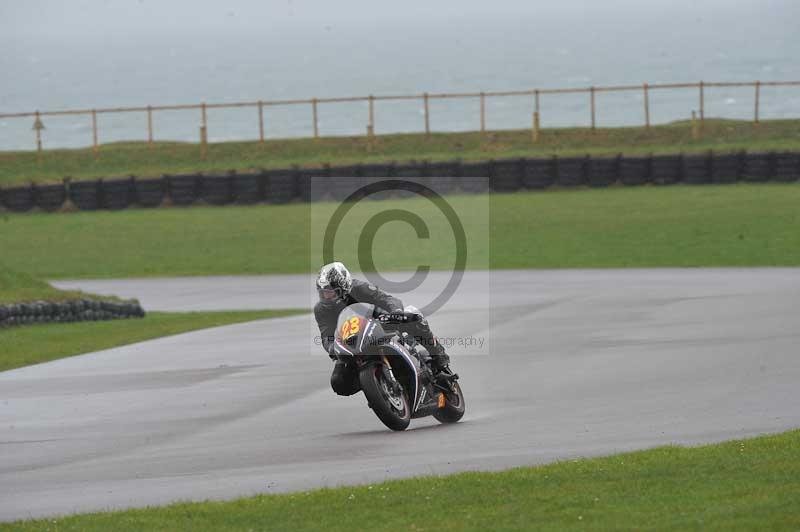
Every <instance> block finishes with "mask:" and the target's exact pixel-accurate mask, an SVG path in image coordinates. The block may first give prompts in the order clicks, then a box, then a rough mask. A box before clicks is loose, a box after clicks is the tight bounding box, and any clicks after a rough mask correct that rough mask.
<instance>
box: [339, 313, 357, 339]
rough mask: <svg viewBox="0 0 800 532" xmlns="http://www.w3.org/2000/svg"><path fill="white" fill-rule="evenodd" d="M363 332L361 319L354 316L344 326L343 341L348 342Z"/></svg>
mask: <svg viewBox="0 0 800 532" xmlns="http://www.w3.org/2000/svg"><path fill="white" fill-rule="evenodd" d="M360 330H361V319H360V318H358V317H357V316H353V317H352V318H350V319H349V320H347V321H346V322H344V323H343V324H342V340H347V339H348V338H350V337H351V336H353V335H354V334H356V333H358V331H360Z"/></svg>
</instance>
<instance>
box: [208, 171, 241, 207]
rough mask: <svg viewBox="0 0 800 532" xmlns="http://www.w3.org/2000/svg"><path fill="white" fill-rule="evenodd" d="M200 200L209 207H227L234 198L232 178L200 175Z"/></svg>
mask: <svg viewBox="0 0 800 532" xmlns="http://www.w3.org/2000/svg"><path fill="white" fill-rule="evenodd" d="M200 183H201V184H200V198H202V199H203V201H205V202H206V203H209V204H211V205H227V204H228V203H231V202H232V201H233V198H234V192H233V178H232V176H231V175H230V174H228V175H205V174H204V175H202V176H201V177H200Z"/></svg>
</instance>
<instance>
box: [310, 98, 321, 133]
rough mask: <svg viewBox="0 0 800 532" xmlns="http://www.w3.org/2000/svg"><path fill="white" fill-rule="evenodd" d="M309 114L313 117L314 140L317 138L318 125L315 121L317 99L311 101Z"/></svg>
mask: <svg viewBox="0 0 800 532" xmlns="http://www.w3.org/2000/svg"><path fill="white" fill-rule="evenodd" d="M311 114H312V115H313V119H314V138H315V139H317V138H319V123H318V121H317V99H316V98H314V99H312V100H311Z"/></svg>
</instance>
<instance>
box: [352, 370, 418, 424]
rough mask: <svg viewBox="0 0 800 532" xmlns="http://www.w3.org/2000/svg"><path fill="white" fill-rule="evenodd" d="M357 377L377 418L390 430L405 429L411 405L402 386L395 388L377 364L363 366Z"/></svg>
mask: <svg viewBox="0 0 800 532" xmlns="http://www.w3.org/2000/svg"><path fill="white" fill-rule="evenodd" d="M358 378H359V381H360V382H361V389H362V390H363V391H364V395H365V396H366V397H367V402H368V403H369V407H370V408H371V409H372V411H373V412H375V415H376V416H378V419H380V420H381V421H382V422H383V424H384V425H386V426H387V427H389V428H390V429H392V430H405V429H406V428H407V427H408V424H409V423H410V422H411V407H410V406H409V404H408V396H407V394H406V391H405V390H404V389H403V388H402V386H401V387H400V389H399V391H398V390H396V389H395V388H396V387H395V386H394V383H392V382H391V381H390V380H389V379H388V378H387V377H386V375H385V374H384V372H383V367H382V366H381V365H379V364H373V365H370V366H367V367H365V368H363V369H362V370H361V371H360V372H359V374H358Z"/></svg>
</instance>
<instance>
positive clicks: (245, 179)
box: [231, 172, 264, 205]
mask: <svg viewBox="0 0 800 532" xmlns="http://www.w3.org/2000/svg"><path fill="white" fill-rule="evenodd" d="M231 181H232V182H233V198H234V199H233V201H235V202H236V203H239V204H242V205H250V204H252V203H258V202H259V201H263V199H264V196H263V191H264V187H262V186H261V185H260V182H261V173H260V172H252V173H250V172H248V173H246V174H239V173H236V172H231Z"/></svg>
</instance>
